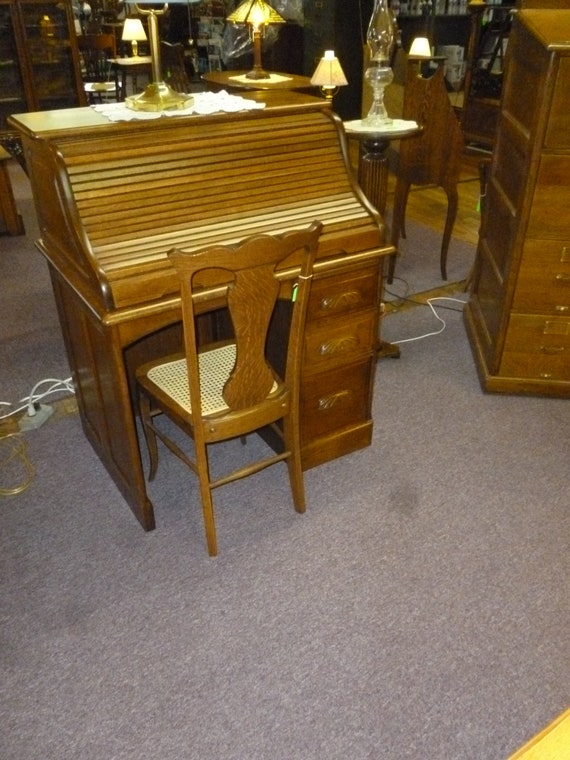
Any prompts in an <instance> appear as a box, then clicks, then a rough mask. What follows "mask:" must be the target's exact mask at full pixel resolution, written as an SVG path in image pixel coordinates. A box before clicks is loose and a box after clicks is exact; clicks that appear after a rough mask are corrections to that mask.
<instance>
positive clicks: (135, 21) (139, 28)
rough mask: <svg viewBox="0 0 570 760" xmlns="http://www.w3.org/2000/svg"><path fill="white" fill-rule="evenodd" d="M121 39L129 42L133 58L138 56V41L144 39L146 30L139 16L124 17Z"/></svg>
mask: <svg viewBox="0 0 570 760" xmlns="http://www.w3.org/2000/svg"><path fill="white" fill-rule="evenodd" d="M121 39H122V40H124V41H126V42H130V43H131V46H132V51H133V58H138V55H139V42H144V41H145V40H146V32H145V30H144V27H143V25H142V21H141V20H140V18H126V19H125V23H124V24H123V34H122V35H121Z"/></svg>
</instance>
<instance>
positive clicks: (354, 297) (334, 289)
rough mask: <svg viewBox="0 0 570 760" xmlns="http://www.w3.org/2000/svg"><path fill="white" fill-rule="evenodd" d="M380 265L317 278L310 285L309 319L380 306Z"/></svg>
mask: <svg viewBox="0 0 570 760" xmlns="http://www.w3.org/2000/svg"><path fill="white" fill-rule="evenodd" d="M378 292H379V279H378V264H377V263H376V264H375V265H374V266H367V267H365V268H363V269H357V270H356V271H351V272H347V273H345V274H344V276H341V275H339V274H336V275H334V276H330V277H321V278H316V279H315V280H314V281H313V284H312V286H311V297H310V301H309V308H308V312H307V320H308V321H310V322H312V321H314V320H316V319H322V318H327V317H332V316H338V315H342V314H346V313H347V312H350V311H355V310H357V309H366V308H370V307H372V306H374V305H375V304H376V303H378V301H379V298H378Z"/></svg>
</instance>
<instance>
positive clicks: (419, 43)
mask: <svg viewBox="0 0 570 760" xmlns="http://www.w3.org/2000/svg"><path fill="white" fill-rule="evenodd" d="M409 55H410V58H431V47H430V44H429V40H428V38H427V37H415V38H414V40H413V42H412V46H411V47H410V53H409Z"/></svg>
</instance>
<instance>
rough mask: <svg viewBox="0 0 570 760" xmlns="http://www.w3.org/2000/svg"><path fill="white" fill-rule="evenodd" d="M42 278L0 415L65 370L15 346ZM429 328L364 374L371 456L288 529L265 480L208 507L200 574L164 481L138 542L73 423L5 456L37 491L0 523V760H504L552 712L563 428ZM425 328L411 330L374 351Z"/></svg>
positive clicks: (562, 623)
mask: <svg viewBox="0 0 570 760" xmlns="http://www.w3.org/2000/svg"><path fill="white" fill-rule="evenodd" d="M419 234H420V237H421V238H422V240H423V239H424V238H425V232H424V231H422V230H420V231H419ZM3 242H4V241H0V245H1V244H2V243H3ZM408 242H409V243H410V247H411V248H413V245H412V238H411V231H410V238H409V239H408ZM12 244H13V241H10V245H12ZM24 248H25V246H24V245H23V244H21V245H20V246H19V250H20V255H22V256H25V255H26V254H23V253H22V251H23V250H24ZM6 251H8V248H6V247H5V248H4V252H6ZM4 255H5V256H6V255H8V254H4ZM34 255H36V254H34ZM30 257H32V254H30ZM2 258H3V256H0V268H2V267H3V268H4V271H5V272H7V271H8V270H9V271H13V269H14V262H13V261H12V262H11V264H10V266H8V265H7V264H6V263H4V264H3V263H2ZM468 259H469V257H466V261H465V265H466V267H465V268H466V271H468V269H469V266H470V263H471V261H470V260H468ZM33 261H34V263H33V265H31V266H32V268H34V267H36V266H37V268H38V271H40V270H41V268H42V267H44V264H43V262H42V261H41V259H40V260H37V259H33ZM450 261H451V252H450ZM409 263H410V265H412V264H413V262H412V260H411V257H410V259H409ZM20 264H23V262H20ZM401 264H402V267H403V260H402V262H401ZM427 264H428V265H429V267H428V268H429V270H430V272H432V274H434V277H436V276H437V252H436V253H435V254H434V255H433V256H432V258H431V261H428V262H427ZM417 266H423V264H422V263H421V262H419V261H418V262H417ZM0 271H1V269H0ZM403 271H404V270H403V269H402V268H401V267H400V265H399V269H398V274H399V275H402V273H403ZM426 271H427V270H426ZM38 277H39V275H38ZM426 278H427V275H426ZM40 279H42V283H43V284H42V287H41V288H40V286H39V281H38V282H36V281H35V280H33V281H30V282H29V283H28V285H27V287H29V290H30V297H29V298H28V299H27V298H26V296H25V292H26V287H24V288H23V289H22V288H20V300H21V302H22V303H21V304H20V306H21V309H20V311H19V312H18V320H16V319H12V326H13V329H14V335H13V338H12V339H11V338H10V337H9V335H8V332H9V331H8V330H3V332H2V333H1V336H0V349H1V352H2V399H1V400H6V399H7V398H8V399H9V400H14V399H15V397H16V395H24V394H25V393H26V392H27V391H28V390H29V380H33V381H37V380H38V379H40V377H43V376H45V375H47V374H48V370H47V367H45V366H44V361H45V362H48V363H50V366H49V373H50V374H51V373H55V374H56V376H60V377H62V376H64V375H65V373H66V372H67V368H66V366H65V358H64V356H63V358H62V354H61V339H60V338H59V333H58V330H57V325H55V326H54V325H52V317H53V304H51V306H47V307H46V315H47V316H46V318H45V327H44V331H43V341H44V344H46V345H47V344H50V345H51V349H50V350H49V351H48V355H47V356H43V355H41V356H38V355H37V353H38V352H39V350H40V349H39V347H40V345H41V340H42V339H41V338H40V337H39V336H36V337H33V339H32V342H31V343H30V344H29V343H28V339H29V336H30V335H31V336H35V333H36V326H35V325H34V324H33V315H34V314H35V308H36V307H35V303H36V301H37V299H38V298H39V296H38V294H37V289H39V290H41V291H42V292H43V293H44V296H45V298H46V302H47V304H49V282H48V280H47V277H46V274H45V270H44V271H43V275H42V276H41V278H40ZM8 283H9V281H8V279H7V278H6V279H4V278H2V279H1V284H0V292H1V296H2V303H3V310H4V304H6V303H11V302H10V301H9V298H10V294H9V292H7V290H9V286H8ZM455 295H456V297H457V298H460V299H461V298H463V299H464V298H465V295H464V294H463V293H462V292H461V291H460V290H459V291H458V292H457V293H456V294H455ZM442 303H443V302H442ZM444 305H447V306H450V307H452V308H451V309H446V310H445V311H444V310H440V314H441V316H442V318H443V319H444V320H445V322H446V326H445V329H444V330H443V331H442V332H440V334H438V335H436V336H432V337H429V338H425V339H422V340H413V341H410V342H407V343H403V344H402V356H401V358H400V359H388V360H383V361H382V362H380V363H379V364H378V366H377V377H376V393H375V399H374V420H375V427H374V439H373V444H372V446H370V447H369V448H367V449H365V450H363V451H360V452H357V453H355V454H353V455H350V456H347V457H344V458H342V459H338V460H335V461H334V462H329V463H327V464H325V465H323V466H321V467H318V468H315V469H313V470H310V471H309V472H307V473H306V489H307V502H308V509H307V512H306V514H305V515H298V514H296V513H295V511H294V510H293V507H292V505H291V500H290V496H289V492H288V487H287V483H286V476H285V472H284V469H280V468H279V467H277V468H272V469H271V470H266V471H264V472H262V473H260V474H259V475H257V476H256V477H254V478H249V479H247V480H245V481H241V482H239V483H237V484H233V485H232V486H231V487H229V488H226V489H221V490H219V491H218V492H217V493H216V507H217V523H218V537H219V548H220V554H219V556H218V557H217V558H216V559H210V558H208V557H207V555H206V551H205V546H204V538H203V529H202V524H201V517H200V513H199V508H198V504H197V492H196V484H195V482H194V481H193V480H192V477H191V475H190V474H189V473H188V472H187V471H186V470H185V468H184V467H183V465H181V464H180V463H179V462H178V461H172V458H167V457H166V456H165V455H164V456H163V458H162V462H161V467H160V468H159V473H158V476H157V479H156V481H155V482H154V483H153V484H152V486H151V488H150V494H151V498H152V499H153V502H154V504H155V508H156V515H157V523H158V526H157V529H156V530H155V531H153V532H152V533H148V534H145V533H144V532H143V531H142V529H141V528H140V526H139V525H138V523H137V522H136V520H135V519H134V517H133V516H132V515H131V513H130V510H129V509H128V508H127V507H126V505H125V503H124V501H123V500H122V498H121V496H120V494H119V492H118V491H117V489H116V487H115V486H114V484H113V483H112V481H111V480H110V479H109V477H108V476H107V474H106V472H105V470H104V468H103V467H102V465H101V464H100V462H99V460H98V459H97V457H96V455H95V454H94V452H93V451H92V449H91V448H90V446H89V444H88V443H87V441H86V440H85V438H84V436H83V434H82V431H81V426H80V422H79V419H78V418H77V416H75V415H68V416H63V417H60V418H58V419H57V420H55V421H53V422H49V423H48V424H46V425H44V426H43V427H42V428H40V429H39V430H37V431H35V432H33V433H29V434H26V440H27V443H28V449H29V450H28V453H29V457H30V460H31V461H32V462H33V463H34V465H35V467H36V474H35V478H34V480H33V482H32V484H31V486H30V487H29V488H28V489H27V490H26V491H24V492H23V493H22V494H20V495H19V496H15V497H10V498H4V499H1V500H0V508H1V510H2V513H1V520H0V526H1V533H0V568H1V579H0V580H1V601H0V604H1V609H0V625H1V628H0V636H1V639H0V667H1V670H0V684H1V687H0V689H1V693H0V757H1V758H2V760H4V759H5V760H52V759H53V760H68V759H69V760H78V759H79V758H81V760H103V759H104V760H111V759H113V760H143V758H144V759H145V760H146V759H147V758H153V759H156V760H503V759H504V758H507V757H508V756H509V755H510V754H511V753H512V752H513V751H514V750H515V749H516V748H517V747H518V746H520V745H521V744H522V743H523V742H524V741H525V740H527V739H528V738H529V737H530V736H531V735H533V734H534V733H536V732H537V731H538V730H539V729H541V728H542V727H543V726H544V725H546V724H547V723H548V722H550V721H551V720H553V719H554V718H555V717H556V716H557V715H558V714H559V713H561V712H562V711H563V710H564V709H565V708H566V707H568V706H569V705H570V659H569V651H570V650H569V646H570V601H569V600H570V583H569V570H570V560H569V552H568V548H569V547H568V544H569V534H570V519H569V507H570V498H569V496H570V492H569V481H568V444H569V440H570V435H569V434H570V406H569V405H568V402H567V401H563V400H556V399H540V398H530V397H521V396H500V395H490V394H484V393H483V392H482V391H481V388H480V386H479V383H478V379H477V375H476V371H475V365H474V362H473V358H472V356H471V351H470V348H469V345H468V342H467V338H466V334H465V330H464V327H463V322H462V315H461V312H460V308H461V306H460V304H457V303H455V302H448V303H446V304H444ZM10 308H12V306H11V307H10ZM26 315H29V318H28V316H26ZM4 318H9V314H7V312H6V311H4ZM440 327H441V324H440V323H439V322H436V321H435V320H434V317H433V315H432V313H431V312H430V310H429V309H428V308H427V307H417V308H413V309H408V310H402V311H401V312H396V313H395V314H391V315H389V316H388V317H386V319H385V320H384V324H383V335H384V337H385V338H386V339H389V340H396V339H398V340H402V339H407V338H413V337H417V336H420V335H423V334H424V333H426V332H431V331H434V330H437V329H440ZM13 343H17V344H20V345H19V346H17V347H14V345H13ZM58 352H59V353H58ZM6 356H8V357H9V362H10V365H9V371H8V369H7V368H8V364H6V361H5V357H6ZM14 362H20V365H21V366H18V367H17V366H13V364H14ZM22 378H23V379H22ZM5 393H6V394H7V395H4V394H5ZM248 445H250V446H252V447H254V448H256V447H261V446H262V445H263V444H262V443H261V442H259V441H258V440H256V439H255V438H253V439H251V441H250V443H249V444H248ZM237 448H239V445H238V447H236V446H233V445H232V444H228V445H224V446H223V447H221V449H220V450H219V452H217V453H218V455H219V457H220V458H221V459H223V460H224V461H230V460H231V459H233V457H235V456H237V453H238V450H237ZM0 474H1V473H0Z"/></svg>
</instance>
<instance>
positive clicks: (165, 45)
mask: <svg viewBox="0 0 570 760" xmlns="http://www.w3.org/2000/svg"><path fill="white" fill-rule="evenodd" d="M160 59H161V63H162V76H163V78H164V81H165V82H166V83H167V84H169V85H170V86H171V87H172V89H173V90H176V92H190V80H189V79H188V73H187V71H186V65H185V60H184V45H183V44H182V43H181V42H176V43H170V42H166V41H165V40H161V42H160Z"/></svg>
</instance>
